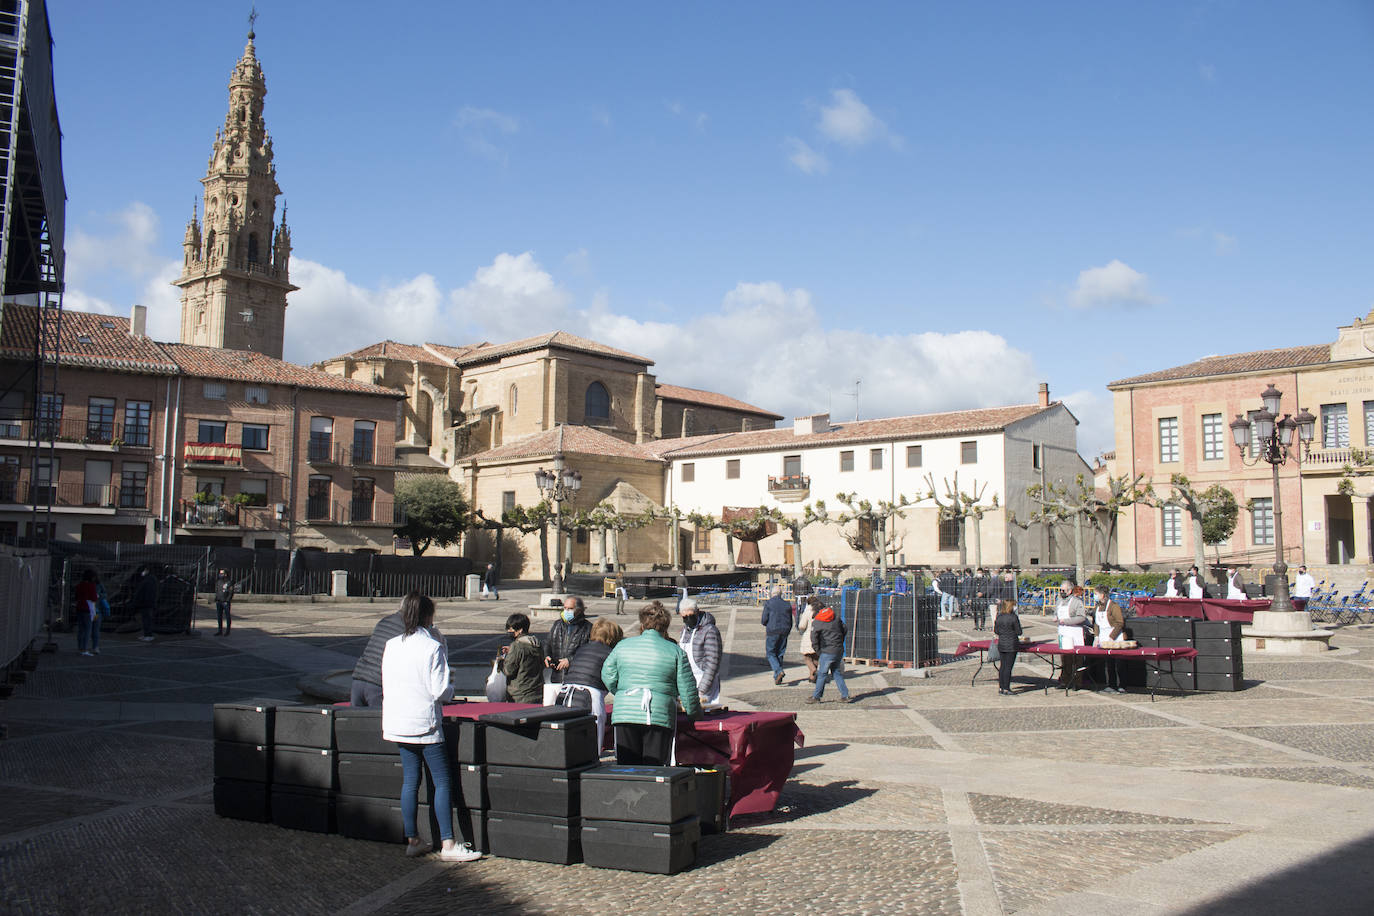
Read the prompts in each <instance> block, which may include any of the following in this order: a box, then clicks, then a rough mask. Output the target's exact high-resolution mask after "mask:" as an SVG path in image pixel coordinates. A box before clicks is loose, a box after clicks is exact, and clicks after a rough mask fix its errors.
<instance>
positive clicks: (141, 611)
mask: <svg viewBox="0 0 1374 916" xmlns="http://www.w3.org/2000/svg"><path fill="white" fill-rule="evenodd" d="M131 604H132V605H133V608H134V611H136V612H137V613H138V616H139V619H140V620H141V621H142V622H143V635H142V636H140V637H139V641H140V642H152V641H153V612H154V611H155V610H156V609H157V577H156V576H154V575H153V571H152V570H151V569H149V568H148V565H147V564H146V563H145V564H144V565H142V566H140V567H139V568H138V570H137V571H136V572H135V573H134V597H133V601H132V602H131Z"/></svg>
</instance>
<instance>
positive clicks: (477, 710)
mask: <svg viewBox="0 0 1374 916" xmlns="http://www.w3.org/2000/svg"><path fill="white" fill-rule="evenodd" d="M539 708H541V707H540V705H539V704H538V703H448V704H446V705H445V706H444V715H445V716H448V717H452V718H455V719H476V718H477V717H479V716H485V715H486V714H487V713H489V712H513V711H514V710H517V709H539Z"/></svg>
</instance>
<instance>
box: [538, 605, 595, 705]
mask: <svg viewBox="0 0 1374 916" xmlns="http://www.w3.org/2000/svg"><path fill="white" fill-rule="evenodd" d="M591 638H592V625H591V622H590V621H589V620H587V608H586V606H585V605H583V603H582V599H581V598H573V597H568V598H564V599H563V613H562V614H560V615H559V617H558V619H557V620H555V621H554V622H553V626H551V627H549V635H548V638H547V639H545V640H544V666H545V667H546V668H548V669H549V671H550V677H549V683H551V684H561V683H563V678H564V676H565V674H566V672H567V670H568V664H569V662H570V660H571V659H572V656H573V653H574V652H576V651H577V650H578V649H579V648H581V647H582V646H585V645H586V644H587V642H588V641H589V640H590V639H591Z"/></svg>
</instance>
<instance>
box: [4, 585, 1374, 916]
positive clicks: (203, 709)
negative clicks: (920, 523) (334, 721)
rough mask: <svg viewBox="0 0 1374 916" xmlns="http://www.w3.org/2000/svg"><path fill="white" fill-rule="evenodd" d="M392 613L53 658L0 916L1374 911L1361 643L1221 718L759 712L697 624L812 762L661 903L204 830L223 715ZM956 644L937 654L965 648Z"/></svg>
mask: <svg viewBox="0 0 1374 916" xmlns="http://www.w3.org/2000/svg"><path fill="white" fill-rule="evenodd" d="M504 595H505V596H504V597H503V599H502V600H501V601H499V602H482V603H467V602H444V603H441V604H440V606H439V624H440V627H441V628H442V629H443V630H444V631H445V632H446V633H449V634H451V636H450V646H451V649H452V650H453V661H454V662H455V663H458V664H469V665H482V664H484V663H489V662H490V659H491V656H492V654H493V652H494V651H495V649H496V647H497V646H499V645H500V644H501V641H502V639H503V637H502V633H501V628H502V625H503V624H504V621H505V617H506V615H507V614H508V613H510V612H511V611H512V610H516V609H523V607H524V604H525V603H528V602H529V601H531V600H533V599H534V598H535V597H536V593H534V592H506V593H504ZM590 605H591V612H592V613H610V612H611V611H612V603H610V602H600V601H592V602H590ZM391 610H392V605H390V604H386V603H378V604H369V603H357V604H258V605H254V604H249V603H247V602H244V603H241V604H238V605H237V606H236V608H235V611H236V623H235V627H234V632H233V634H232V635H231V636H230V637H228V638H227V639H217V638H215V637H213V636H211V635H210V633H213V628H211V629H210V630H208V631H207V630H206V629H204V628H203V625H202V628H201V629H200V630H199V631H198V632H197V634H195V635H193V636H186V637H167V638H164V637H159V638H158V639H157V641H156V642H153V643H151V644H144V643H141V642H138V641H137V640H134V639H133V638H132V637H131V636H114V635H111V634H106V635H105V637H104V639H103V645H102V650H103V652H102V654H101V655H100V656H99V657H96V658H82V657H80V656H78V655H76V653H75V650H74V637H73V636H72V635H70V634H68V635H65V636H61V637H59V640H60V642H61V646H62V648H61V651H60V652H59V653H58V654H56V655H45V656H43V657H42V660H41V663H40V665H39V668H38V670H37V671H36V672H34V673H33V674H31V675H30V679H29V681H28V683H26V684H25V685H23V686H22V687H20V688H19V689H18V690H17V691H16V693H15V695H14V696H13V697H12V698H11V699H10V700H9V701H7V703H5V705H4V706H0V718H3V720H4V721H6V722H7V723H8V724H9V734H10V737H9V738H8V739H7V740H5V741H3V742H0V793H2V794H0V797H3V799H4V802H3V804H0V912H3V913H44V914H47V913H88V912H101V913H192V912H193V913H284V914H286V913H290V914H295V913H356V914H364V913H387V914H402V913H407V914H409V913H447V912H452V911H459V910H472V911H476V912H491V913H587V914H605V913H641V912H669V913H677V912H692V913H696V912H708V911H713V910H714V911H739V912H752V913H759V914H766V913H797V912H802V911H807V910H815V911H829V912H836V913H876V912H882V913H971V914H988V913H1045V914H1048V913H1071V914H1078V913H1082V914H1093V916H1101V914H1104V913H1108V914H1136V913H1142V914H1143V913H1208V914H1211V913H1298V912H1301V913H1304V914H1328V913H1365V912H1370V910H1371V904H1370V900H1371V899H1374V869H1371V867H1370V865H1371V856H1374V630H1371V629H1365V628H1360V627H1347V628H1344V629H1342V630H1341V631H1340V632H1339V633H1338V635H1337V637H1336V638H1335V639H1334V640H1333V645H1335V646H1337V647H1338V648H1337V649H1336V651H1333V652H1331V653H1329V654H1327V655H1325V656H1323V657H1321V658H1319V659H1294V660H1285V661H1267V660H1263V661H1262V660H1259V659H1258V658H1257V659H1255V660H1253V661H1251V662H1250V663H1248V664H1247V665H1246V678H1247V689H1246V690H1244V691H1242V692H1240V693H1235V694H1200V695H1187V696H1161V697H1160V698H1159V699H1158V701H1157V702H1151V701H1150V698H1149V697H1148V696H1141V695H1128V696H1108V695H1103V694H1095V693H1088V692H1082V693H1075V694H1071V695H1069V696H1065V695H1064V694H1063V693H1062V692H1059V691H1051V692H1050V693H1048V694H1046V693H1044V692H1043V691H1042V690H1041V689H1040V685H1041V683H1042V681H1041V680H1040V678H1039V676H1040V675H1041V673H1042V672H1043V671H1045V666H1044V665H1043V663H1041V662H1039V661H1038V660H1029V661H1027V660H1025V659H1024V658H1023V660H1022V661H1021V663H1020V664H1018V666H1017V671H1018V672H1019V675H1020V676H1019V677H1018V678H1017V682H1018V683H1017V688H1016V689H1017V691H1018V692H1017V695H1016V696H1013V697H1001V696H998V695H997V690H996V682H995V679H994V678H993V676H992V672H991V669H990V668H987V669H984V671H983V673H982V675H981V677H980V679H979V681H978V683H977V684H976V685H974V686H970V684H969V678H970V677H971V676H972V674H973V669H974V668H975V667H976V662H970V661H966V660H965V661H959V662H955V663H951V664H948V665H945V666H942V667H940V668H938V669H936V670H935V672H934V676H933V677H931V678H929V679H918V678H912V677H908V676H903V675H901V674H900V673H898V672H895V671H885V670H877V669H850V673H851V677H850V678H849V682H850V688H851V690H852V692H853V694H854V696H855V697H856V698H857V701H856V702H854V703H852V704H840V703H833V702H832V703H825V704H822V705H820V706H805V705H803V704H802V700H803V699H804V697H805V696H806V695H807V691H806V690H805V689H804V688H803V687H802V686H800V685H798V683H797V682H798V681H799V680H800V678H801V671H802V669H801V668H800V666H799V665H798V666H796V667H795V668H794V669H793V671H792V672H790V673H791V674H792V675H793V676H792V677H791V678H789V680H788V682H787V684H786V685H784V686H783V687H774V686H772V681H771V678H770V677H769V675H768V672H767V667H766V665H765V664H764V662H763V658H762V655H763V634H762V631H761V628H760V627H759V625H758V623H757V620H758V617H757V614H758V611H757V609H755V608H747V607H744V608H716V609H713V610H714V612H715V613H716V616H717V619H718V621H719V623H720V625H721V629H722V633H723V634H724V637H725V647H726V660H725V664H726V681H725V690H724V693H725V694H726V695H727V697H728V703H729V705H730V706H732V707H733V708H750V707H753V708H763V709H786V710H797V711H799V712H798V719H799V722H800V724H801V727H802V729H803V731H804V732H805V733H806V738H807V740H806V747H805V748H803V749H800V750H799V751H798V754H797V764H796V767H795V769H794V770H793V778H792V781H791V782H790V783H789V785H788V788H787V790H786V791H785V793H784V795H783V799H782V805H781V807H780V809H779V810H778V811H777V812H775V813H774V814H771V815H768V816H753V817H749V818H742V819H737V821H736V823H735V825H734V830H733V831H732V832H731V833H729V834H726V835H724V836H721V837H706V838H704V839H703V841H702V845H701V855H700V859H699V861H698V864H697V866H696V867H695V868H693V869H692V870H690V871H688V872H685V873H683V874H680V875H675V876H671V877H664V876H653V875H640V874H636V873H632V872H615V871H606V870H599V869H592V868H587V867H585V866H572V867H568V868H563V867H559V866H554V865H545V864H542V863H533V862H517V861H514V860H506V859H497V858H487V859H484V860H483V861H481V862H478V863H472V864H468V865H454V866H445V865H443V864H441V863H439V862H437V861H432V859H431V860H422V861H419V862H417V861H413V860H407V859H405V858H404V857H403V856H402V853H401V850H400V849H399V848H393V847H391V846H388V845H384V844H377V843H368V842H361V841H354V840H346V839H343V838H341V837H337V836H321V835H318V834H311V833H300V832H294V831H289V830H284V829H281V828H278V827H275V826H271V825H259V824H251V823H244V822H238V821H231V820H221V819H219V818H217V817H216V816H215V814H214V811H213V807H212V804H211V793H210V788H211V777H212V769H211V757H212V741H211V731H210V721H209V718H210V704H212V703H214V702H216V701H221V700H231V699H238V698H242V697H248V696H259V697H263V696H265V697H277V698H280V699H283V700H297V699H299V700H306V699H308V698H307V697H305V696H303V695H302V694H301V693H300V684H301V683H302V680H303V678H304V677H305V676H308V675H318V674H321V673H323V672H326V671H330V670H337V669H341V668H347V667H350V666H351V665H352V662H353V659H354V658H355V657H356V656H357V654H358V653H359V652H360V651H361V649H362V646H363V644H364V643H365V642H366V639H367V635H368V633H369V632H370V630H371V627H372V625H373V624H374V623H375V621H376V620H377V619H378V618H379V617H380V616H382V615H383V614H385V613H389V612H390V611H391ZM620 622H621V623H622V625H623V626H626V627H627V628H628V627H629V626H630V624H631V620H630V619H629V618H628V617H625V618H621V619H620ZM1025 622H1026V624H1027V629H1028V631H1029V632H1030V635H1048V632H1049V628H1048V627H1047V626H1046V625H1045V624H1044V623H1043V622H1040V621H1038V620H1036V619H1035V618H1028V619H1027V620H1026V621H1025ZM547 626H548V621H547V619H545V620H542V621H536V624H535V628H534V629H535V632H536V633H542V632H543V631H545V630H546V629H547ZM948 627H949V629H948V630H947V631H946V632H945V633H944V634H943V635H942V642H941V645H942V648H944V649H946V650H949V649H952V648H953V646H954V645H955V644H956V643H957V642H958V640H959V639H961V638H967V637H968V635H969V634H968V625H967V623H966V622H963V621H955V622H952V623H950V624H948ZM452 634H456V638H454V636H453V635H452ZM793 653H795V647H793ZM793 657H795V654H794V655H793ZM829 693H830V695H831V697H833V696H834V688H833V687H831V688H829Z"/></svg>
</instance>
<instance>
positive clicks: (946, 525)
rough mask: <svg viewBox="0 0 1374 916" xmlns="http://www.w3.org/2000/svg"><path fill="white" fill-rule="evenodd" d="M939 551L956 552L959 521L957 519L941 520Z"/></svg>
mask: <svg viewBox="0 0 1374 916" xmlns="http://www.w3.org/2000/svg"><path fill="white" fill-rule="evenodd" d="M940 549H941V550H958V549H959V520H958V519H957V518H947V519H942V520H941V522H940Z"/></svg>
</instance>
